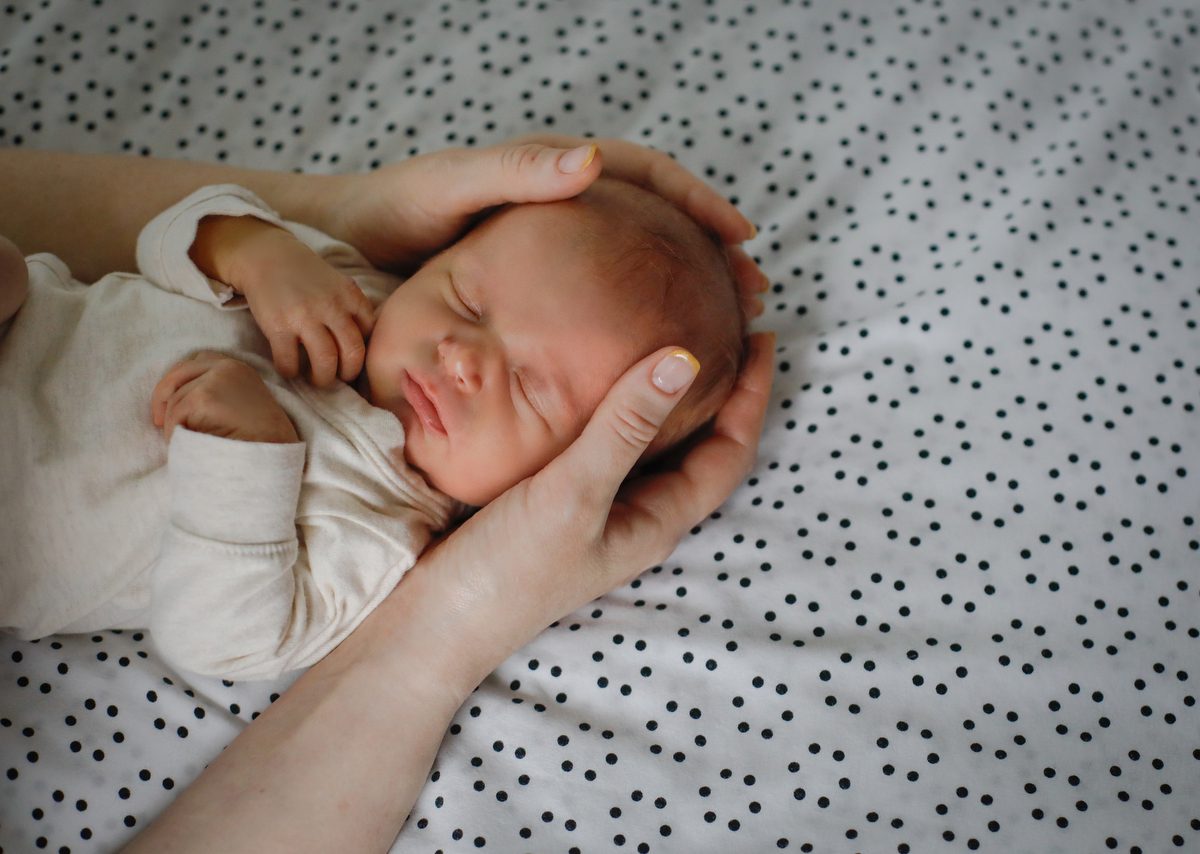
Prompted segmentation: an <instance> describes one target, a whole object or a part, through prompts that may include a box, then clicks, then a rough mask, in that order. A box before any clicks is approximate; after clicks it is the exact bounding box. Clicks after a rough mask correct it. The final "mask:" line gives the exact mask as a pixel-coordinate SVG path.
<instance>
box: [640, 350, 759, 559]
mask: <svg viewBox="0 0 1200 854" xmlns="http://www.w3.org/2000/svg"><path fill="white" fill-rule="evenodd" d="M774 349H775V335H774V333H770V332H759V333H756V334H754V335H752V336H750V347H749V352H748V353H747V358H746V363H745V365H744V366H743V368H742V371H741V373H740V374H738V378H737V382H736V383H735V385H734V389H733V392H732V393H731V394H730V396H729V399H728V400H727V401H726V402H725V404H724V405H723V406H722V407H721V409H720V410H719V411H718V412H717V416H716V419H715V421H714V424H713V432H712V434H711V435H709V436H707V437H705V438H704V439H703V440H701V441H700V442H699V443H698V444H697V445H696V446H695V447H693V448H692V449H691V450H689V451H688V453H687V455H686V456H685V457H684V458H683V460H682V461H681V462H680V464H679V467H678V468H677V469H674V470H672V471H668V472H665V473H662V474H654V475H650V476H648V477H645V478H640V479H638V480H636V481H633V482H631V483H630V484H629V485H628V486H627V488H626V489H625V490H624V491H623V494H622V497H623V499H624V501H625V504H626V505H627V506H628V507H629V508H630V511H631V512H633V513H635V514H637V515H641V516H653V517H655V518H656V519H657V520H658V521H659V528H660V529H661V530H662V531H663V532H664V536H666V537H668V538H674V539H673V542H674V541H677V540H678V538H679V537H681V536H683V534H684V532H686V531H687V530H688V529H689V528H691V527H692V526H693V525H695V524H697V523H698V522H700V521H701V520H703V519H704V518H705V517H706V516H708V514H709V513H711V512H712V511H713V510H715V509H716V508H717V507H719V506H720V504H721V502H722V501H724V500H725V499H726V498H728V497H729V495H730V493H732V492H733V490H734V489H735V488H736V487H737V485H738V484H739V483H740V482H741V480H742V479H743V478H744V477H746V475H747V473H748V472H749V471H750V470H751V468H752V467H753V465H754V460H755V457H756V455H757V452H758V441H759V436H760V435H761V433H762V427H763V421H764V419H765V418H766V412H767V403H768V401H769V399H770V395H771V383H772V379H773V375H774Z"/></svg>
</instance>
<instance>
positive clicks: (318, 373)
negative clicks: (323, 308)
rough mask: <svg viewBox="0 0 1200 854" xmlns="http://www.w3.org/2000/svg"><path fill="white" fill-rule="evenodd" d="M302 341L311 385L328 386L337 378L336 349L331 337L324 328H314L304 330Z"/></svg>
mask: <svg viewBox="0 0 1200 854" xmlns="http://www.w3.org/2000/svg"><path fill="white" fill-rule="evenodd" d="M303 341H304V350H305V352H306V353H308V366H309V371H310V372H311V377H310V379H311V380H312V384H313V385H315V386H318V387H323V386H327V385H329V384H330V383H331V382H333V381H334V379H335V378H336V377H337V365H338V348H337V343H336V342H335V341H334V340H333V335H332V334H330V332H329V330H328V329H326V328H325V327H324V326H314V327H311V328H310V329H307V330H305V332H304V336H303Z"/></svg>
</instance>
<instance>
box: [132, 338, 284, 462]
mask: <svg viewBox="0 0 1200 854" xmlns="http://www.w3.org/2000/svg"><path fill="white" fill-rule="evenodd" d="M150 408H151V417H152V418H153V419H154V426H156V427H160V428H162V431H163V438H164V439H165V440H166V441H167V442H168V443H169V442H170V441H171V433H172V431H174V429H175V428H176V427H187V428H188V429H189V430H195V431H197V432H199V433H209V434H211V435H213V436H222V437H224V438H226V439H240V440H241V441H243V442H278V443H286V442H298V441H300V439H299V437H298V436H297V435H296V428H295V427H293V426H292V422H291V419H290V418H288V416H287V413H286V412H284V411H283V407H281V406H280V405H279V403H278V402H277V401H276V400H275V398H274V397H272V396H271V392H270V390H269V389H268V388H267V384H266V383H264V382H263V380H262V377H260V376H259V375H258V373H257V372H256V371H255V370H254V369H253V368H252V367H250V366H249V365H247V364H246V363H245V362H241V361H239V360H237V359H234V358H233V357H232V356H226V355H225V354H224V353H215V352H213V351H211V350H201V351H200V352H199V353H196V354H195V355H194V356H192V357H191V358H188V359H184V360H183V361H182V362H179V363H178V364H176V365H175V366H174V367H172V368H171V369H170V370H169V371H167V372H166V374H164V375H163V378H162V379H161V380H159V381H158V385H157V386H155V387H154V393H153V394H152V395H151V397H150Z"/></svg>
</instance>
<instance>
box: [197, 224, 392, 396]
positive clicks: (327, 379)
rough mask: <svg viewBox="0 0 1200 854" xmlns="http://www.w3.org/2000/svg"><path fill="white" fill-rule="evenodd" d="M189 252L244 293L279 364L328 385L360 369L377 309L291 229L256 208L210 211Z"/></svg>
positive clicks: (206, 269) (284, 370)
mask: <svg viewBox="0 0 1200 854" xmlns="http://www.w3.org/2000/svg"><path fill="white" fill-rule="evenodd" d="M189 256H190V257H191V259H192V261H193V262H195V264H196V266H197V267H198V268H199V269H200V271H201V272H202V273H204V274H205V275H206V276H208V277H209V278H211V279H216V280H217V281H219V282H223V283H224V284H226V285H229V286H230V287H231V288H233V289H234V290H235V291H236V292H237V293H239V294H241V295H243V296H244V297H245V298H246V303H247V305H248V306H249V308H250V313H251V314H252V315H253V316H254V320H255V322H257V323H258V326H259V328H260V329H261V330H262V332H263V334H264V335H266V337H267V340H268V341H270V343H271V354H272V357H273V358H274V361H275V366H276V368H278V370H279V372H280V373H281V374H283V375H284V376H287V377H293V376H296V375H297V374H299V373H300V369H301V366H300V353H299V345H301V344H302V345H303V347H304V350H305V352H306V354H307V356H308V362H309V367H310V377H311V379H312V381H313V382H314V383H315V384H316V385H322V386H323V385H328V384H329V383H331V382H333V380H334V379H335V377H338V376H340V377H341V379H342V380H344V381H346V382H349V381H351V380H353V379H354V378H355V377H356V376H358V373H359V371H361V370H362V365H363V359H364V358H365V355H366V345H365V342H364V336H365V335H367V334H368V333H370V331H371V327H372V325H373V324H374V318H375V312H374V308H373V306H372V305H371V301H370V300H369V299H367V297H366V295H365V294H363V292H362V291H361V290H360V289H359V287H358V285H356V284H355V283H354V280H353V279H351V278H350V277H349V276H347V275H346V274H345V273H342V272H340V271H338V270H337V269H336V268H335V267H333V266H332V265H331V264H329V263H328V262H327V261H325V260H324V259H323V258H321V256H319V255H318V254H317V253H316V252H314V251H313V250H312V249H310V248H309V247H307V246H305V245H304V243H302V242H301V241H300V240H299V239H298V238H297V237H296V236H295V235H293V234H291V233H290V232H288V231H286V230H284V229H282V228H279V227H277V226H275V225H272V224H271V223H269V222H265V221H263V220H261V219H257V218H256V217H253V216H207V217H205V218H204V219H202V220H201V221H200V224H199V226H198V228H197V230H196V238H195V240H194V241H193V243H192V247H191V250H190V251H189Z"/></svg>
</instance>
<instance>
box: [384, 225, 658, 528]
mask: <svg viewBox="0 0 1200 854" xmlns="http://www.w3.org/2000/svg"><path fill="white" fill-rule="evenodd" d="M573 226H576V224H575V221H574V220H573V219H572V218H571V214H570V213H569V212H564V210H563V209H562V208H561V207H559V206H557V205H525V206H520V207H515V208H510V209H508V210H505V211H503V212H501V213H499V214H497V215H496V216H495V217H493V218H492V219H491V220H489V221H487V222H485V223H483V224H482V225H481V226H480V227H478V228H476V229H475V230H474V231H473V232H471V233H470V234H468V235H467V236H466V237H465V238H463V239H462V240H461V241H459V242H458V243H456V244H454V245H453V246H451V247H450V248H449V249H447V250H446V251H445V252H443V253H442V254H440V255H438V256H437V257H436V258H434V259H432V260H431V261H430V262H429V263H427V264H426V265H425V266H424V267H422V268H421V269H420V270H419V271H418V272H417V273H416V274H415V275H414V276H413V277H412V278H410V279H409V280H408V281H406V282H405V283H404V284H403V285H401V286H400V287H399V288H397V289H396V291H395V292H394V293H393V294H392V295H391V296H390V297H388V299H387V300H386V301H384V303H383V304H382V305H381V306H380V307H379V312H378V314H377V317H376V321H375V328H374V330H373V332H372V333H371V338H370V341H369V343H368V347H367V359H366V367H365V369H364V374H365V378H366V380H365V388H364V389H363V390H364V392H365V393H366V395H367V398H368V399H369V400H370V401H371V402H372V403H373V404H374V405H376V406H379V407H382V408H384V409H388V410H390V411H392V412H394V413H395V414H396V416H397V417H398V418H399V419H400V421H401V423H402V424H403V425H404V431H405V449H404V453H405V458H406V459H407V460H408V462H409V464H410V465H412V466H413V467H415V468H417V469H419V470H420V471H421V472H422V473H423V474H424V475H425V477H426V479H427V480H428V481H429V482H430V483H431V484H432V485H433V486H435V487H436V488H438V489H440V490H441V491H442V492H445V493H446V494H448V495H450V496H451V497H453V498H456V499H458V500H460V501H464V502H466V503H468V504H477V505H478V504H485V503H487V502H488V501H490V500H491V499H493V498H495V497H496V496H497V495H499V494H500V493H501V492H503V491H504V490H505V489H507V488H508V487H509V486H511V485H513V484H514V483H517V482H518V481H520V480H522V479H523V478H525V477H527V476H529V475H531V474H533V473H534V472H536V471H537V470H538V469H540V468H541V467H542V466H544V465H545V464H546V463H547V462H549V461H550V460H551V459H553V458H554V457H555V456H557V455H558V453H559V452H561V451H562V450H563V449H564V448H565V447H566V446H567V445H568V444H570V443H571V441H573V440H574V439H575V438H576V437H577V436H578V435H579V433H580V431H581V430H582V429H583V427H584V425H585V424H586V423H587V420H588V418H589V417H590V416H591V413H592V411H593V410H594V409H595V407H596V405H597V404H598V403H599V402H600V400H601V398H603V396H604V394H605V393H606V392H607V391H608V389H609V387H610V386H611V385H612V383H613V381H614V380H616V379H617V377H619V376H620V375H621V374H622V373H623V372H624V371H625V370H626V369H627V368H628V367H629V366H630V365H631V364H633V362H634V361H636V360H637V359H638V358H640V357H642V356H643V355H645V353H646V352H647V351H646V348H645V347H644V342H645V341H647V340H648V338H649V337H650V334H651V332H652V326H651V324H652V323H653V321H652V320H651V319H650V318H648V317H642V316H639V314H641V313H639V312H637V311H636V310H632V309H631V308H630V306H629V304H628V303H629V301H628V299H627V298H624V297H622V296H621V295H620V293H619V292H618V289H616V288H614V287H612V286H611V285H607V284H606V283H605V282H604V281H602V280H601V278H600V276H599V275H598V273H597V272H596V270H595V269H594V265H593V264H592V263H591V262H590V261H589V259H588V257H587V254H586V251H585V250H583V249H581V248H579V247H578V242H577V241H572V240H568V239H564V236H563V235H564V228H567V227H573Z"/></svg>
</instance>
